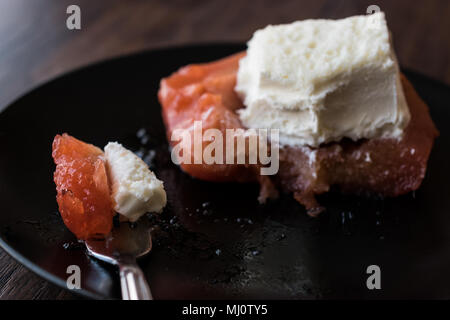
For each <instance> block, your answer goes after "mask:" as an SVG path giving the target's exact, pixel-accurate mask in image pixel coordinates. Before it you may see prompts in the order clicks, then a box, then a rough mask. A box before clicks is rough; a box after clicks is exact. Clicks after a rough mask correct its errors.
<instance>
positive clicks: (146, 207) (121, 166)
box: [105, 142, 167, 222]
mask: <svg viewBox="0 0 450 320" xmlns="http://www.w3.org/2000/svg"><path fill="white" fill-rule="evenodd" d="M105 158H106V166H107V169H108V176H109V180H110V185H111V194H112V199H113V201H114V210H115V211H116V212H118V213H120V214H122V215H123V216H125V217H126V218H128V219H129V220H130V221H131V222H134V221H136V220H138V219H139V218H140V217H141V216H142V215H143V214H145V213H146V212H161V211H162V209H163V208H164V207H165V205H166V202H167V196H166V192H165V190H164V185H163V182H162V181H160V180H158V178H156V176H155V174H154V173H153V172H152V171H150V169H149V168H148V166H147V164H146V163H145V162H144V161H143V160H142V159H141V158H139V157H138V156H137V155H135V154H134V153H133V152H131V151H130V150H128V149H126V148H124V147H123V146H122V145H121V144H119V143H117V142H110V143H108V144H107V145H106V147H105Z"/></svg>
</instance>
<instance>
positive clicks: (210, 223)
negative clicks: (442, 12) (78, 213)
mask: <svg viewBox="0 0 450 320" xmlns="http://www.w3.org/2000/svg"><path fill="white" fill-rule="evenodd" d="M243 48H244V47H243V46H242V45H213V46H195V47H185V48H178V49H168V50H159V51H153V52H148V53H144V54H139V55H134V56H130V57H125V58H120V59H116V60H112V61H107V62H104V63H101V64H98V65H94V66H91V67H88V68H85V69H83V70H79V71H76V72H73V73H70V74H68V75H65V76H63V77H61V78H59V79H57V80H54V81H52V82H50V83H48V84H46V85H44V86H42V87H40V88H38V89H36V90H34V91H32V92H31V93H29V94H27V95H26V96H24V97H22V98H21V99H19V100H18V101H17V102H15V103H14V104H13V105H11V106H10V107H9V108H8V109H6V110H5V111H4V112H3V113H1V114H0V148H1V149H0V150H1V156H0V203H1V214H0V236H1V241H0V244H1V246H2V247H3V248H4V249H5V250H6V251H7V252H8V253H9V254H10V255H12V256H13V257H14V258H16V259H17V260H18V261H19V262H21V263H23V264H24V265H25V266H26V267H28V268H29V269H31V270H33V271H34V272H36V273H37V274H39V275H41V276H42V277H44V278H46V279H48V280H50V281H52V282H54V283H56V284H57V285H60V286H62V287H65V281H66V278H67V276H68V275H67V274H66V270H67V267H68V266H69V265H73V264H75V265H78V266H80V268H81V272H82V290H79V291H77V292H79V293H81V294H83V295H85V296H88V297H94V298H119V297H120V288H119V281H118V274H117V272H116V270H115V269H114V268H113V267H110V266H107V265H105V264H103V263H100V262H98V261H96V260H93V259H91V258H89V257H88V256H86V254H85V252H84V250H82V249H80V248H77V247H76V246H73V245H69V246H68V247H69V248H64V244H66V247H67V244H70V243H71V242H72V243H73V242H74V241H75V238H74V236H73V235H72V234H71V233H70V232H69V231H68V230H67V229H66V228H65V226H64V225H63V223H62V221H61V219H60V217H59V215H58V213H57V205H56V201H55V186H54V184H53V181H52V173H53V170H54V165H53V162H52V159H51V143H52V139H53V137H54V136H55V134H57V133H61V132H68V133H70V134H72V135H74V136H76V137H78V138H80V139H82V140H85V141H89V142H91V143H94V144H96V145H98V146H104V145H105V144H106V143H107V142H108V141H113V140H117V141H120V142H121V143H123V144H124V145H125V146H127V147H128V148H131V149H132V150H136V151H139V152H140V153H141V154H142V155H143V156H144V157H146V159H147V160H148V161H149V162H150V164H151V165H152V168H153V169H154V170H155V171H156V173H157V175H158V176H159V177H160V178H161V179H162V180H164V182H165V186H166V189H167V193H168V199H169V202H168V206H167V208H166V209H165V211H164V213H163V214H162V216H161V217H159V218H156V217H151V216H150V217H149V219H151V220H152V221H153V223H154V224H155V225H156V229H155V231H154V240H155V241H154V242H155V243H154V249H153V251H152V252H151V254H150V255H149V256H148V257H146V258H144V259H143V260H142V261H140V265H141V267H142V269H143V270H144V272H145V274H146V276H147V278H148V280H149V283H150V285H151V288H152V291H153V294H154V296H155V298H156V299H172V298H175V299H184V298H192V299H196V298H210V299H215V298H276V299H278V298H288V299H298V298H358V299H359V298H450V271H449V270H450V212H449V204H450V200H449V195H450V190H449V183H448V181H450V172H449V165H448V157H449V152H448V150H449V148H450V140H449V138H450V135H449V132H448V130H449V127H450V126H449V125H448V123H450V109H449V108H448V106H449V104H450V88H448V87H446V86H444V85H441V84H439V83H437V82H434V81H432V80H429V79H428V78H425V77H423V76H420V75H417V74H414V73H411V72H407V73H406V74H407V75H408V77H409V78H410V80H411V81H412V82H413V84H414V86H415V87H416V88H417V90H418V91H419V93H420V95H421V96H422V97H423V98H424V99H425V101H426V102H427V103H428V104H429V105H430V108H431V113H432V116H433V119H434V120H435V122H436V124H437V126H438V127H439V129H440V131H441V136H440V138H439V139H438V140H437V142H436V146H435V148H434V150H433V152H432V156H431V159H430V162H429V170H428V173H427V177H426V179H425V181H424V183H423V185H422V187H421V188H420V190H418V191H417V192H416V193H415V194H410V195H407V196H404V197H400V198H397V199H391V200H373V199H372V200H368V199H361V198H357V197H343V196H340V195H338V194H330V195H327V196H324V197H322V198H321V201H322V203H323V204H325V205H326V207H327V209H328V211H327V212H326V213H324V214H322V215H321V216H320V217H319V218H317V219H313V218H310V217H308V216H307V215H306V214H305V211H304V209H303V208H302V207H301V206H300V205H298V204H297V203H296V202H295V201H294V200H292V199H291V197H289V196H283V197H281V199H279V200H277V201H274V202H271V203H269V204H266V205H264V206H261V205H259V204H258V203H257V201H256V197H257V193H258V187H257V186H256V185H238V184H214V183H207V182H203V181H197V180H194V179H192V178H190V177H189V176H187V175H186V174H184V173H182V172H181V171H180V170H179V168H178V167H176V166H175V165H173V164H172V163H171V161H170V154H169V151H168V145H167V141H166V138H165V131H164V126H163V124H162V121H161V116H160V106H159V104H158V101H157V98H156V93H157V90H158V85H159V80H160V79H161V78H162V77H164V76H167V75H168V74H170V73H171V72H173V71H175V70H176V69H177V68H178V67H180V66H182V65H185V64H188V63H192V62H205V61H211V60H214V59H217V58H220V57H223V56H226V55H228V54H231V53H234V52H237V51H239V50H242V49H243ZM141 128H145V130H146V132H147V135H148V138H149V139H148V140H149V141H148V142H146V141H143V140H145V139H138V138H137V136H136V133H137V132H138V131H139V129H141ZM141 133H142V132H141ZM151 150H153V151H156V156H155V157H154V158H153V159H151V158H152V157H151V154H152V151H151ZM369 265H378V266H379V267H380V269H381V290H372V291H371V290H368V289H367V287H366V280H367V277H368V274H366V269H367V267H368V266H369Z"/></svg>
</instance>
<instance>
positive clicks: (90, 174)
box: [52, 133, 166, 240]
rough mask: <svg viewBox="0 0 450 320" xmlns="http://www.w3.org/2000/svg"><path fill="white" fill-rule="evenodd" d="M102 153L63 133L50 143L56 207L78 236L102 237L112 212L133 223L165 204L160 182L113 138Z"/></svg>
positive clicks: (110, 221)
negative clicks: (51, 144)
mask: <svg viewBox="0 0 450 320" xmlns="http://www.w3.org/2000/svg"><path fill="white" fill-rule="evenodd" d="M105 151H106V154H104V153H103V151H102V150H100V149H99V148H97V147H95V146H93V145H91V144H87V143H84V142H82V141H80V140H77V139H75V138H73V137H71V136H69V135H68V134H66V133H65V134H63V135H57V136H56V137H55V139H54V141H53V152H52V156H53V159H54V161H55V164H56V171H55V174H54V181H55V184H56V190H57V202H58V205H59V211H60V213H61V216H62V218H63V221H64V224H65V225H66V226H67V228H69V230H70V231H72V232H73V233H74V234H75V235H76V237H77V238H78V239H84V240H86V239H91V238H103V237H105V236H107V235H108V234H109V233H110V232H111V229H112V225H113V217H114V215H115V212H114V210H116V211H117V212H118V213H120V214H122V215H124V216H125V217H126V218H128V219H129V220H130V221H136V220H137V219H139V217H140V216H142V215H143V214H144V213H146V212H160V211H162V209H163V207H164V206H165V205H166V193H165V191H164V187H163V183H162V182H161V181H160V180H158V179H157V178H156V176H155V174H154V173H153V172H151V171H150V170H149V169H148V167H147V165H146V164H145V162H143V161H142V160H141V159H139V158H138V157H137V156H136V155H134V154H133V153H132V152H131V151H129V150H127V149H125V148H124V147H123V146H121V145H120V144H118V143H115V142H113V143H109V144H108V145H107V146H106V147H105Z"/></svg>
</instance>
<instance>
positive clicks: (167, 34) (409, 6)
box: [0, 0, 450, 299]
mask: <svg viewBox="0 0 450 320" xmlns="http://www.w3.org/2000/svg"><path fill="white" fill-rule="evenodd" d="M70 4H77V5H79V6H80V7H81V26H82V29H81V30H75V31H70V30H68V29H67V28H66V18H67V14H66V8H67V6H68V5H70ZM372 4H375V5H378V6H379V7H380V8H381V10H383V11H384V12H385V13H386V15H387V20H388V25H389V28H390V30H391V31H392V33H393V36H394V45H395V48H396V51H397V55H398V58H399V60H400V63H401V64H402V66H403V67H406V68H409V69H412V70H415V71H419V72H421V73H423V74H426V75H428V76H430V77H432V78H435V79H437V80H440V81H442V82H445V83H447V84H450V1H449V0H427V1H420V2H419V1H409V0H390V1H382V0H372V1H365V0H346V1H343V0H314V1H304V0H289V1H275V0H273V1H268V0H266V1H260V0H252V1H249V0H247V1H245V0H220V1H216V0H186V1H181V0H177V1H163V0H120V1H119V0H95V1H93V0H82V1H80V0H0V110H1V109H3V108H4V107H5V106H6V105H7V104H8V103H10V102H12V101H13V100H14V99H15V98H17V97H18V96H20V95H21V94H23V93H25V92H26V91H27V90H29V89H30V88H33V87H35V86H37V85H39V84H40V83H42V82H44V81H47V80H49V79H51V78H54V77H55V76H57V75H60V74H62V73H64V72H66V71H68V70H71V69H73V68H77V67H81V66H84V65H86V64H89V63H92V62H95V61H99V60H102V59H105V58H110V57H115V56H119V55H124V54H130V53H134V52H138V51H141V50H148V49H152V48H160V47H166V46H173V45H182V44H188V43H207V42H230V41H233V42H235V41H241V42H243V41H246V40H248V39H249V38H250V37H251V35H252V33H253V31H254V30H256V29H258V28H260V27H263V26H265V25H267V24H278V23H286V22H291V21H294V20H300V19H307V18H343V17H347V16H350V15H356V14H365V13H366V9H367V7H368V6H369V5H372ZM118 76H120V75H118ZM75 297H76V296H74V295H72V294H71V293H69V292H66V291H64V290H62V289H59V288H57V287H55V286H53V285H51V284H49V283H48V282H46V281H45V280H42V279H40V278H39V277H37V276H36V275H34V274H32V273H31V272H29V271H28V270H26V269H25V268H24V267H23V266H21V265H19V264H18V263H16V262H15V261H14V260H13V259H12V258H10V257H9V256H8V255H7V254H6V253H5V252H3V251H2V250H1V249H0V299H73V298H75Z"/></svg>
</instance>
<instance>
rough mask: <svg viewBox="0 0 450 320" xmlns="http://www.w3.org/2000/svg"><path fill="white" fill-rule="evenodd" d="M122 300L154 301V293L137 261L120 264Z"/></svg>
mask: <svg viewBox="0 0 450 320" xmlns="http://www.w3.org/2000/svg"><path fill="white" fill-rule="evenodd" d="M119 271H120V287H121V290H122V300H153V296H152V293H151V291H150V288H149V286H148V283H147V280H145V277H144V274H143V273H142V270H141V268H139V267H138V265H137V264H136V261H126V262H120V263H119Z"/></svg>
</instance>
